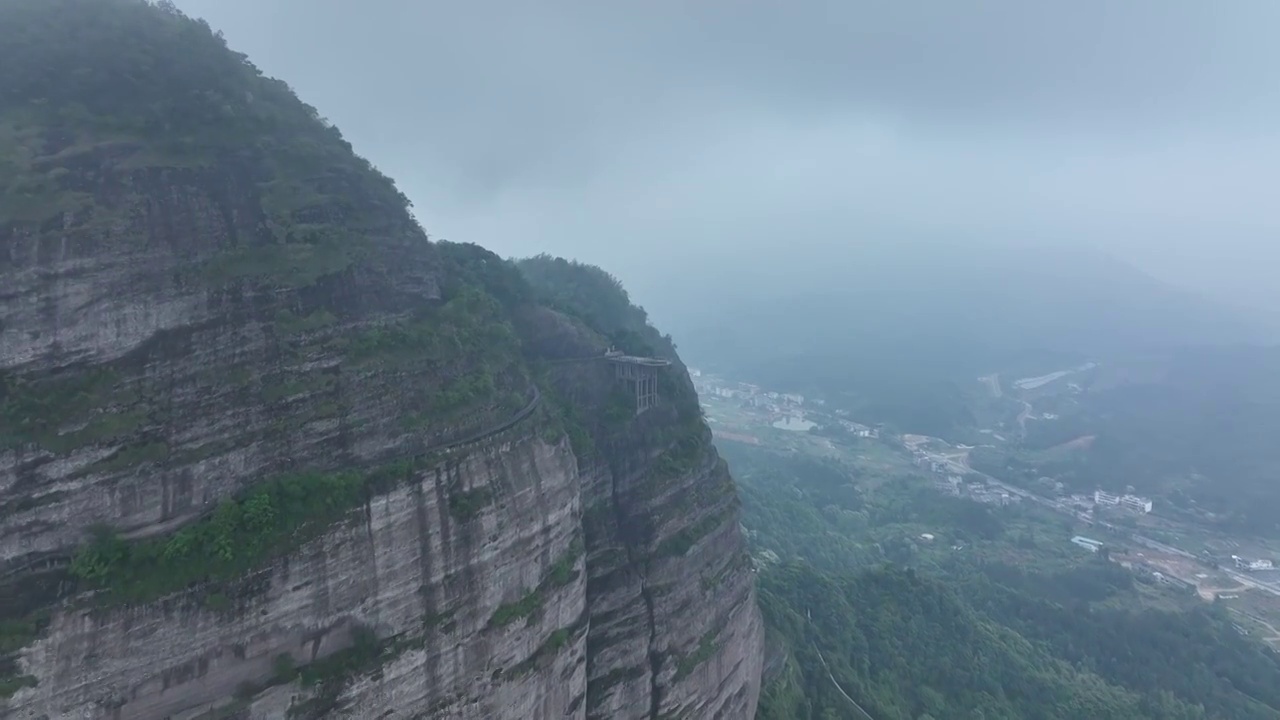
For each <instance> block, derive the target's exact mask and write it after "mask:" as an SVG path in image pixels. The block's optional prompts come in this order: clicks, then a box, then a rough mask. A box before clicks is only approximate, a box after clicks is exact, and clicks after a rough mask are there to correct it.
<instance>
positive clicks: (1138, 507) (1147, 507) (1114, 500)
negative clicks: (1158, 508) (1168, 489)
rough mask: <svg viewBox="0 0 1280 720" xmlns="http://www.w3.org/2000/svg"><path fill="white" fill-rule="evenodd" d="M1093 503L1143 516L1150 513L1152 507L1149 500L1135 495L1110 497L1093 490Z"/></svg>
mask: <svg viewBox="0 0 1280 720" xmlns="http://www.w3.org/2000/svg"><path fill="white" fill-rule="evenodd" d="M1093 502H1094V504H1096V505H1111V506H1113V507H1121V508H1124V509H1125V510H1129V511H1131V512H1136V513H1139V514H1144V515H1145V514H1146V513H1149V512H1151V508H1152V507H1153V506H1154V504H1153V503H1152V502H1151V500H1150V499H1149V498H1144V497H1139V496H1137V495H1112V494H1111V493H1109V492H1106V491H1105V490H1095V491H1094V493H1093Z"/></svg>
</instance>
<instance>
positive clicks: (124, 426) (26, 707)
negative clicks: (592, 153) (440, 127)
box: [0, 0, 762, 720]
mask: <svg viewBox="0 0 1280 720" xmlns="http://www.w3.org/2000/svg"><path fill="white" fill-rule="evenodd" d="M407 206H408V203H407V201H406V199H405V197H404V196H403V195H402V194H401V193H400V192H398V191H397V190H396V188H395V187H394V185H393V184H392V183H391V181H389V180H388V179H387V178H385V177H384V176H382V175H381V174H379V173H378V172H377V171H376V170H375V169H374V168H372V167H371V166H370V165H369V164H368V163H367V162H365V161H364V160H362V159H360V158H359V157H357V156H356V155H354V154H353V153H352V150H351V147H350V145H349V144H348V143H347V142H346V141H345V140H343V138H342V136H341V134H340V133H339V132H338V130H337V129H336V128H334V127H332V126H331V125H329V124H328V123H326V122H325V121H324V120H323V119H321V118H320V117H319V116H318V114H317V112H316V111H315V110H314V109H313V108H310V107H308V106H306V105H305V104H303V103H301V102H299V101H298V100H297V99H296V98H295V97H294V95H293V93H292V92H291V91H290V89H289V88H288V87H287V86H286V85H285V84H284V83H282V82H279V81H276V80H271V79H268V78H265V77H263V76H262V75H261V74H260V73H259V72H258V71H257V70H256V69H255V68H254V67H253V65H251V64H250V63H249V62H248V61H247V60H246V59H245V58H244V57H243V56H239V55H237V54H235V53H233V52H231V51H229V50H228V49H227V48H226V47H225V45H224V43H223V41H222V39H221V37H220V36H218V35H216V34H215V33H214V32H212V31H211V30H210V28H209V27H208V26H207V25H204V24H203V23H201V22H198V21H193V20H191V19H188V18H186V17H184V16H183V15H182V14H181V13H180V12H178V11H177V10H176V9H175V8H174V7H173V6H172V5H171V4H169V3H159V4H156V5H153V4H150V3H147V2H143V1H142V0H2V1H0V250H2V251H0V300H2V301H0V715H4V716H6V717H9V716H13V717H73V716H74V717H83V718H138V719H143V720H145V719H148V718H168V717H183V718H195V717H204V718H224V719H225V718H254V719H259V718H262V719H266V718H286V717H288V718H321V717H335V718H336V717H342V718H383V717H404V718H411V717H413V718H427V717H436V716H448V717H465V718H521V719H523V718H561V717H578V718H657V717H672V718H675V717H684V718H712V717H726V718H729V717H748V716H750V715H751V714H752V713H753V712H754V708H755V703H756V694H757V691H758V683H759V674H760V662H761V654H760V645H761V632H762V630H761V624H760V619H759V614H758V611H757V609H756V604H755V595H754V592H755V591H754V585H753V576H752V573H751V572H750V567H749V563H748V557H747V555H746V552H745V547H744V544H743V539H742V537H741V536H740V533H739V529H738V520H737V518H738V512H739V510H738V501H737V496H736V494H735V491H734V486H733V481H732V479H731V478H730V477H729V475H728V471H727V468H726V466H725V464H724V462H723V461H721V460H720V459H719V457H718V456H717V454H716V452H715V450H714V448H713V447H712V446H711V444H710V442H709V432H708V431H707V428H706V426H705V424H704V423H703V420H702V416H701V413H700V411H699V408H698V404H697V399H696V396H695V395H694V393H693V391H692V386H691V385H690V383H689V380H688V377H687V374H686V373H685V371H684V367H683V365H681V364H680V362H679V359H678V358H677V357H676V355H675V353H674V348H673V347H672V346H671V344H670V342H669V341H667V340H666V339H664V338H663V337H662V336H660V335H659V334H658V333H657V331H655V330H654V329H653V328H652V326H650V325H649V324H648V322H647V319H646V318H645V316H644V314H643V312H642V311H640V310H639V309H637V308H635V307H633V306H632V305H631V304H630V302H629V300H628V299H627V296H626V293H625V292H623V291H622V289H621V288H620V287H619V286H618V285H617V284H616V282H614V281H613V280H612V278H610V277H609V276H608V275H607V274H605V273H603V272H602V271H599V270H597V269H595V268H589V267H584V266H580V265H576V264H573V263H568V262H564V261H558V260H553V259H551V258H537V259H534V260H530V261H528V262H526V263H525V264H524V265H523V266H522V267H517V266H516V265H514V264H512V263H509V262H506V261H503V260H501V259H499V258H497V257H496V256H493V255H492V254H490V253H488V252H486V251H484V250H483V249H481V248H477V247H475V246H469V245H451V244H432V243H429V242H428V241H427V239H426V237H425V236H424V234H423V233H422V231H421V230H420V228H419V227H418V226H417V224H416V223H415V222H414V220H413V219H412V217H411V216H410V215H409V213H408V210H407ZM611 345H618V346H620V347H623V348H625V349H628V350H630V351H631V352H643V353H646V354H652V355H655V356H659V357H663V358H666V359H668V360H670V361H671V362H672V365H671V366H670V367H669V368H666V369H663V370H661V371H660V377H659V382H660V399H659V401H658V404H657V405H656V406H655V407H653V408H652V409H650V410H648V411H646V412H644V413H643V414H639V415H637V414H636V412H635V405H634V402H635V401H634V397H633V396H632V395H630V394H629V393H628V391H627V390H626V388H625V386H624V385H623V384H622V383H620V382H619V381H618V380H617V379H616V378H615V375H614V369H613V367H612V366H611V365H610V364H609V363H608V362H606V361H604V360H603V359H602V358H601V356H602V355H603V353H604V351H605V350H606V349H607V348H608V347H610V346H611Z"/></svg>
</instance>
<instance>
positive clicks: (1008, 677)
mask: <svg viewBox="0 0 1280 720" xmlns="http://www.w3.org/2000/svg"><path fill="white" fill-rule="evenodd" d="M867 442H868V445H866V446H863V450H864V451H870V450H871V446H870V442H871V441H867ZM724 450H725V455H726V456H727V457H728V458H729V461H730V462H731V463H732V464H733V467H734V469H735V473H736V474H737V477H738V478H739V482H740V485H741V488H742V493H743V502H744V507H745V515H744V524H745V526H746V528H747V531H748V534H749V536H750V538H751V541H752V545H753V551H754V552H755V553H756V555H757V557H758V558H759V560H760V565H761V569H760V598H761V600H760V601H761V606H762V608H763V610H764V614H765V619H766V624H767V626H768V628H769V636H770V642H769V646H770V651H769V654H768V657H769V660H768V663H767V669H766V683H765V689H764V692H763V694H762V697H761V701H760V714H759V717H760V718H761V720H764V719H768V720H775V719H776V720H784V719H785V720H795V719H806V720H807V719H813V720H826V719H827V718H841V717H861V716H860V715H859V714H858V713H857V711H856V710H854V708H853V705H852V703H851V699H852V702H856V703H857V704H858V705H859V706H861V707H862V708H863V709H864V710H865V711H866V712H868V713H870V715H871V716H872V717H874V718H876V720H929V719H931V718H932V719H936V720H942V719H943V718H959V719H961V720H978V719H979V718H982V719H985V720H994V719H995V718H1001V719H1007V720H1021V719H1022V718H1043V719H1045V720H1048V719H1059V720H1067V719H1076V720H1095V719H1102V718H1107V719H1111V720H1136V719H1138V718H1149V719H1150V720H1193V719H1209V718H1213V719H1216V720H1244V719H1246V718H1248V719H1251V720H1276V719H1277V718H1280V654H1277V653H1276V652H1274V651H1273V650H1271V649H1270V648H1268V647H1267V646H1265V645H1264V644H1263V643H1261V642H1258V641H1257V639H1256V638H1257V635H1254V636H1246V635H1243V634H1242V633H1241V626H1240V625H1239V624H1238V623H1239V622H1240V620H1241V618H1240V616H1238V615H1235V614H1233V613H1232V612H1231V611H1230V610H1229V609H1228V608H1227V607H1224V606H1223V605H1222V604H1207V603H1204V602H1202V601H1201V600H1200V599H1199V598H1198V597H1197V596H1195V595H1194V594H1193V593H1190V592H1189V591H1184V590H1178V589H1176V588H1172V587H1169V586H1166V585H1163V584H1161V583H1160V582H1158V581H1157V580H1154V579H1152V577H1151V576H1150V574H1149V573H1139V572H1131V571H1129V570H1127V569H1125V568H1123V567H1121V566H1120V565H1118V564H1116V563H1113V562H1111V561H1110V560H1107V559H1106V558H1104V557H1100V556H1097V555H1092V554H1090V553H1087V552H1083V551H1081V550H1080V549H1079V548H1077V547H1076V546H1075V545H1073V544H1071V542H1070V541H1069V539H1070V538H1071V537H1072V536H1073V535H1074V534H1075V533H1076V532H1077V531H1078V529H1077V528H1074V527H1073V525H1072V523H1070V522H1066V521H1064V520H1063V519H1062V518H1061V517H1058V516H1054V515H1049V514H1046V513H1047V512H1048V511H1042V510H1039V509H1037V508H1035V507H1031V506H1028V507H1016V506H1014V507H997V506H994V505H987V504H980V503H977V502H974V501H972V500H969V499H965V498H957V497H950V496H946V495H943V494H942V493H940V492H939V491H938V490H937V489H936V488H934V487H932V486H931V483H930V482H929V481H928V480H927V479H924V478H920V477H913V476H911V475H908V474H902V475H899V474H895V475H892V476H885V475H884V474H883V471H882V470H879V469H877V468H879V467H881V466H880V465H879V464H878V462H879V461H877V462H867V463H863V464H859V465H857V466H851V465H849V464H847V463H846V462H844V461H837V460H833V459H830V458H817V457H814V456H807V455H805V454H803V453H792V452H776V451H774V450H772V449H765V448H761V447H756V446H750V445H746V444H728V443H726V444H725V448H724ZM908 467H909V466H908ZM926 533H927V535H926ZM837 684H838V687H837ZM846 694H847V696H848V697H846Z"/></svg>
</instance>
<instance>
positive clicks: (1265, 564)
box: [1231, 555, 1275, 572]
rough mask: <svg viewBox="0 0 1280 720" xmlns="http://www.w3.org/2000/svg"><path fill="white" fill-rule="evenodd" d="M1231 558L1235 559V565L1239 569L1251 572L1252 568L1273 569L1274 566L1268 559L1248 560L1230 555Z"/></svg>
mask: <svg viewBox="0 0 1280 720" xmlns="http://www.w3.org/2000/svg"><path fill="white" fill-rule="evenodd" d="M1231 559H1232V560H1235V561H1236V567H1238V568H1240V569H1241V570H1249V571H1251V572H1252V571H1254V570H1274V569H1275V566H1274V565H1273V564H1272V562H1271V561H1270V560H1248V559H1245V558H1242V557H1240V556H1239V555H1232V556H1231Z"/></svg>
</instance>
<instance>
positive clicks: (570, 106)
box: [178, 0, 1280, 307]
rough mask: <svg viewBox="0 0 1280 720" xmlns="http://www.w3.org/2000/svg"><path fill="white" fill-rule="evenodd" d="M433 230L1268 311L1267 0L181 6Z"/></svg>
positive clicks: (1279, 151)
mask: <svg viewBox="0 0 1280 720" xmlns="http://www.w3.org/2000/svg"><path fill="white" fill-rule="evenodd" d="M178 4H179V6H180V7H182V8H183V9H185V10H186V11H188V12H189V13H190V14H192V15H195V16H199V17H204V18H206V19H207V20H208V21H209V22H210V23H211V24H212V25H213V26H214V27H215V28H218V29H221V30H223V31H224V32H225V33H226V36H227V39H228V41H229V43H230V44H231V45H232V46H233V47H234V48H235V49H237V50H240V51H242V52H246V53H248V54H249V55H250V57H251V58H252V59H253V60H254V61H255V62H256V63H257V65H258V66H259V67H261V68H262V69H263V70H264V71H265V72H267V73H268V74H271V75H275V76H278V77H281V78H283V79H285V80H287V81H288V82H289V83H290V84H291V85H292V86H293V87H294V88H295V89H296V90H297V91H298V93H299V94H300V95H301V96H302V98H303V99H304V100H306V101H307V102H309V103H310V104H312V105H315V106H316V107H318V108H319V109H320V111H321V113H322V114H323V115H325V116H326V117H328V118H329V119H330V120H332V121H333V122H335V123H336V124H337V125H338V126H339V127H341V128H342V130H343V132H344V133H345V134H346V135H347V137H348V139H350V140H351V141H352V142H353V143H354V144H355V146H356V148H357V150H358V151H359V152H361V153H362V154H364V155H365V156H366V157H369V158H370V159H371V160H372V161H373V162H374V163H375V164H377V165H378V166H379V167H380V168H381V169H382V170H383V171H385V172H387V173H388V174H390V175H391V176H393V177H394V178H396V180H397V181H398V183H399V184H400V186H401V188H402V189H403V190H404V191H405V192H406V193H407V194H408V195H409V196H410V198H412V200H413V201H414V203H415V205H416V209H415V211H416V214H417V216H418V219H419V220H420V221H421V222H422V224H423V225H424V227H425V228H426V229H427V230H428V231H429V232H430V233H431V234H432V236H433V237H444V238H447V239H451V240H457V241H471V242H478V243H480V244H483V245H485V246H487V247H489V248H491V249H493V250H495V251H496V252H499V253H501V254H503V255H527V254H533V253H536V252H539V251H548V252H552V253H555V254H560V255H566V256H571V257H576V258H579V259H583V260H586V261H590V262H595V263H599V264H602V265H604V266H605V267H606V268H607V269H609V270H610V271H612V272H614V273H615V274H616V275H618V276H619V277H620V278H622V279H623V281H624V282H626V283H627V285H628V286H629V287H630V288H632V290H633V295H635V296H636V298H637V299H638V300H639V301H640V302H642V303H644V304H646V305H654V304H659V303H660V298H661V291H662V287H663V269H664V267H669V266H670V264H671V263H672V262H673V260H672V259H671V258H670V257H667V256H669V255H670V254H672V253H675V254H677V257H678V258H680V260H677V262H685V261H701V260H705V259H707V258H709V257H712V256H714V255H715V254H716V253H723V252H725V251H727V250H731V251H734V252H737V253H738V254H739V255H738V257H739V258H740V259H741V258H753V257H761V258H767V257H768V256H769V254H770V253H772V252H776V251H777V250H778V249H779V248H785V249H787V250H789V251H802V250H804V249H812V248H830V247H832V246H836V245H839V246H848V245H853V244H856V243H865V242H896V241H902V240H903V239H906V238H915V237H930V238H934V239H937V238H945V239H951V238H954V239H955V242H969V241H972V240H973V239H986V240H995V241H1000V242H1073V243H1088V244H1093V245H1096V246H1101V247H1105V248H1108V249H1110V250H1112V251H1113V252H1115V253H1116V254H1119V255H1122V256H1124V257H1126V258H1128V259H1131V260H1134V261H1136V262H1138V263H1139V264H1140V265H1141V266H1143V267H1145V268H1147V269H1148V270H1150V271H1152V272H1154V273H1157V274H1160V275H1162V276H1164V277H1167V278H1170V279H1173V280H1176V281H1179V282H1182V283H1184V284H1191V285H1195V286H1197V287H1199V288H1200V289H1203V290H1206V291H1210V292H1213V293H1217V294H1219V295H1222V296H1226V297H1230V298H1232V299H1234V300H1238V301H1243V302H1253V303H1258V304H1269V305H1270V306H1272V307H1280V289H1276V288H1273V287H1272V285H1273V284H1274V282H1273V277H1274V274H1275V270H1276V267H1277V262H1276V261H1277V259H1280V243H1278V242H1277V239H1278V238H1280V233H1277V230H1280V201H1277V200H1276V199H1275V196H1276V194H1277V189H1278V188H1280V122H1278V121H1280V43H1276V42H1275V40H1274V36H1275V33H1276V29H1277V28H1278V27H1280V2H1277V0H1231V1H1230V2H1205V1H1204V0H1123V1H1119V2H1118V1H1116V0H1074V1H1073V2H1052V3H1050V2H1035V1H1033V0H965V2H951V1H950V0H929V1H920V0H917V1H911V0H892V1H891V0H874V1H873V0H862V1H848V0H846V1H843V2H842V1H839V0H826V1H824V0H789V1H788V2H785V3H784V2H757V1H755V0H733V1H732V2H730V1H728V0H698V1H697V2H694V1H692V0H687V1H686V2H672V1H669V0H655V1H652V2H582V1H580V0H579V1H576V2H567V1H564V0H546V1H543V2H523V1H517V0H506V1H504V2H490V1H486V0H467V1H466V2H441V1H437V0H362V2H358V3H357V2H351V1H350V0H341V1H340V0H178Z"/></svg>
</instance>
